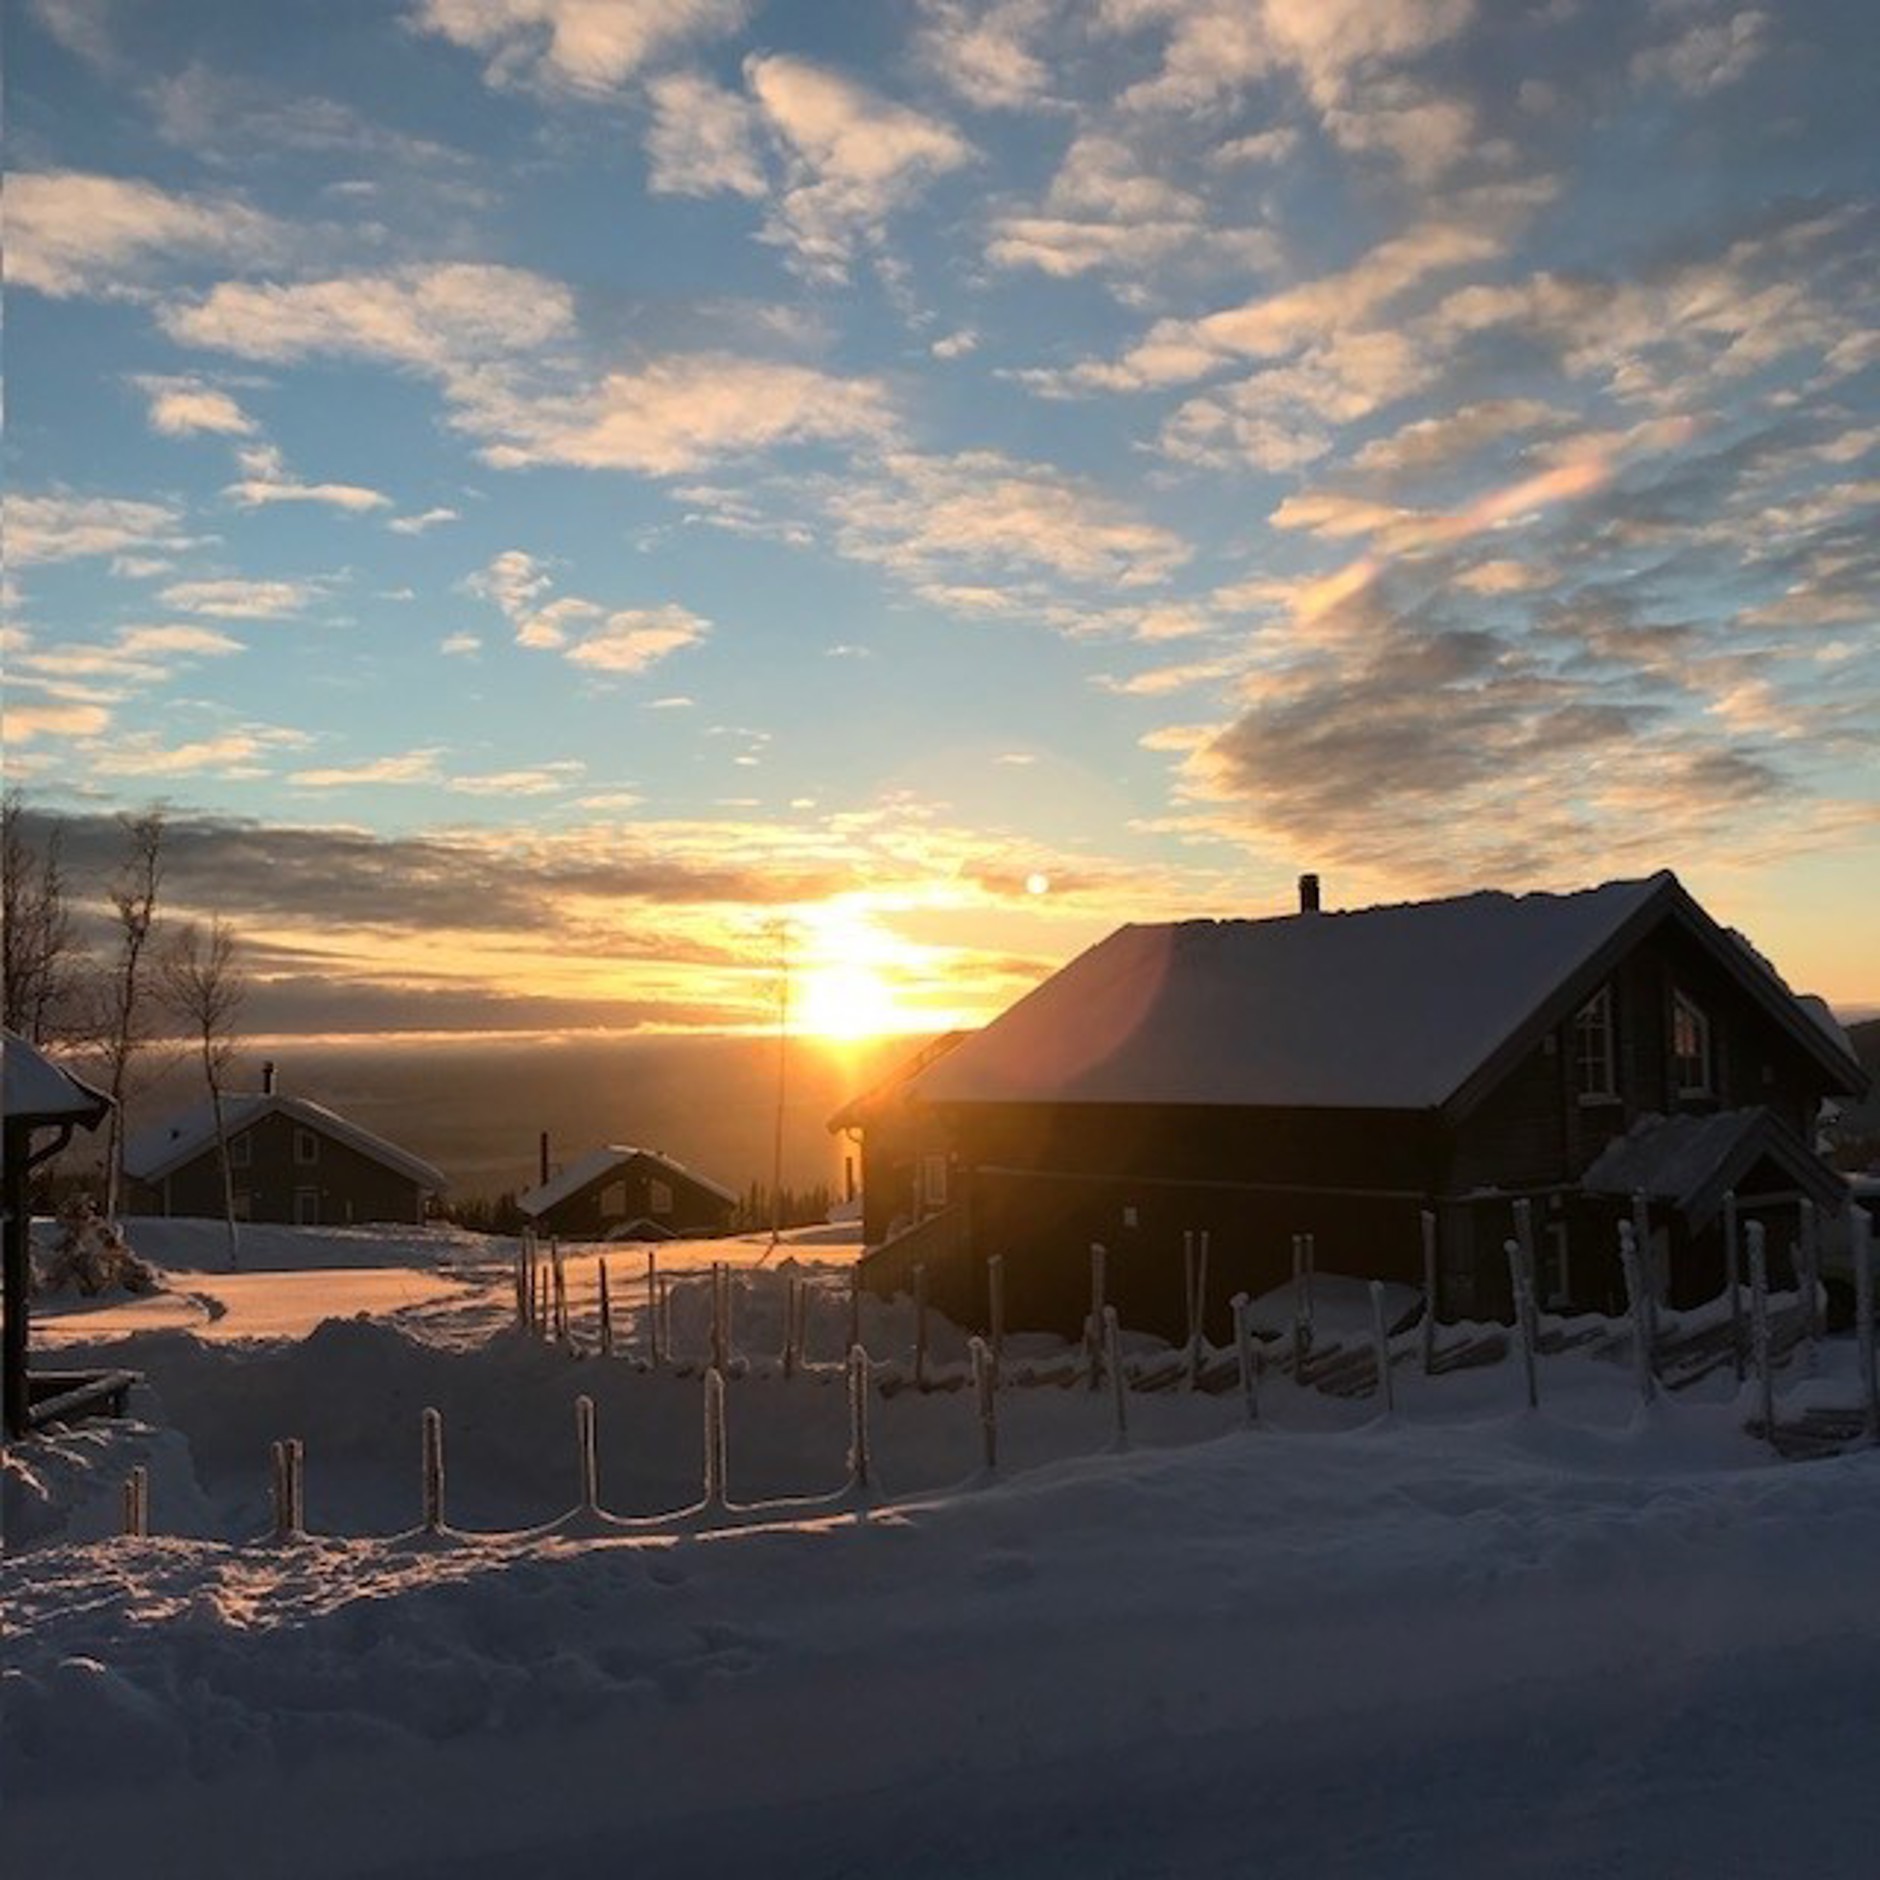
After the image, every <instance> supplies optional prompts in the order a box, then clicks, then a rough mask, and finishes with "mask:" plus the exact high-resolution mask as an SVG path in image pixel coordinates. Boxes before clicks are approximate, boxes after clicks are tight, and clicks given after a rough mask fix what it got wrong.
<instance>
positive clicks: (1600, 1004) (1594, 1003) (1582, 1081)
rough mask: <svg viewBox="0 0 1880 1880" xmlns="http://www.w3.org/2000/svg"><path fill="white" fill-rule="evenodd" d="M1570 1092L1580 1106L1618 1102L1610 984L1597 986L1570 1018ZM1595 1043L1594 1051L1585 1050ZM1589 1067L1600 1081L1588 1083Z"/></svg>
mask: <svg viewBox="0 0 1880 1880" xmlns="http://www.w3.org/2000/svg"><path fill="white" fill-rule="evenodd" d="M1572 1036H1573V1092H1574V1095H1575V1096H1576V1097H1577V1098H1578V1099H1579V1101H1580V1102H1581V1103H1584V1104H1588V1105H1591V1104H1600V1103H1617V1102H1618V1101H1619V1035H1618V1027H1617V1026H1616V1025H1615V1024H1614V1023H1613V1013H1612V983H1611V981H1610V980H1609V981H1608V982H1607V983H1606V984H1605V985H1603V986H1601V987H1600V988H1599V990H1598V991H1597V992H1595V993H1594V994H1593V996H1592V997H1591V998H1590V999H1588V1000H1587V1001H1586V1003H1585V1004H1584V1005H1582V1006H1581V1007H1580V1009H1579V1010H1578V1011H1577V1012H1575V1013H1574V1015H1573V1028H1572ZM1589 1043H1596V1044H1597V1046H1598V1052H1597V1054H1595V1053H1594V1052H1593V1051H1590V1050H1588V1049H1587V1046H1588V1044H1589ZM1589 1066H1590V1067H1591V1068H1593V1069H1596V1070H1603V1071H1604V1073H1605V1075H1604V1079H1603V1081H1594V1082H1588V1081H1587V1077H1586V1072H1587V1070H1588V1068H1589Z"/></svg>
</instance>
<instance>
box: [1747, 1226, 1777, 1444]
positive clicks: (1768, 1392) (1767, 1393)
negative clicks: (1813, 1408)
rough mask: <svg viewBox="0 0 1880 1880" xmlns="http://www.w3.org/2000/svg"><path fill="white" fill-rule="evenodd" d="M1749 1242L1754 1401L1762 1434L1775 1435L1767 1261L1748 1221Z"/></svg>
mask: <svg viewBox="0 0 1880 1880" xmlns="http://www.w3.org/2000/svg"><path fill="white" fill-rule="evenodd" d="M1743 1238H1744V1239H1745V1240H1746V1241H1748V1243H1749V1332H1750V1341H1751V1346H1752V1349H1753V1351H1754V1354H1755V1361H1756V1400H1757V1403H1758V1405H1759V1407H1760V1408H1761V1410H1762V1428H1763V1435H1764V1436H1766V1437H1768V1438H1769V1440H1770V1441H1771V1442H1773V1441H1774V1440H1775V1434H1776V1375H1775V1364H1774V1361H1773V1359H1772V1357H1771V1355H1770V1351H1769V1262H1768V1258H1767V1256H1766V1255H1765V1252H1764V1249H1763V1224H1762V1222H1761V1221H1751V1222H1750V1223H1749V1225H1748V1226H1747V1227H1745V1228H1744V1230H1743Z"/></svg>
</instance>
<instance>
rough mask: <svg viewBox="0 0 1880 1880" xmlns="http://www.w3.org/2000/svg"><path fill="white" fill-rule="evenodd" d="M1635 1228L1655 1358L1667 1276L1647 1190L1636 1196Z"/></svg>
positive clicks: (1648, 1332) (1647, 1324)
mask: <svg viewBox="0 0 1880 1880" xmlns="http://www.w3.org/2000/svg"><path fill="white" fill-rule="evenodd" d="M1632 1232H1633V1233H1634V1234H1635V1235H1636V1236H1637V1238H1638V1273H1639V1278H1640V1280H1641V1281H1642V1282H1643V1283H1644V1287H1645V1336H1646V1339H1647V1341H1648V1342H1649V1343H1650V1345H1651V1350H1652V1357H1653V1360H1654V1362H1655V1361H1656V1359H1657V1356H1658V1296H1659V1294H1660V1293H1661V1292H1663V1290H1664V1283H1665V1276H1664V1275H1663V1274H1662V1273H1661V1272H1659V1270H1658V1250H1657V1245H1656V1243H1655V1242H1654V1241H1653V1239H1652V1209H1651V1203H1650V1202H1649V1201H1648V1200H1646V1198H1645V1193H1644V1190H1643V1189H1641V1190H1639V1191H1638V1192H1637V1193H1636V1194H1634V1195H1633V1197H1632Z"/></svg>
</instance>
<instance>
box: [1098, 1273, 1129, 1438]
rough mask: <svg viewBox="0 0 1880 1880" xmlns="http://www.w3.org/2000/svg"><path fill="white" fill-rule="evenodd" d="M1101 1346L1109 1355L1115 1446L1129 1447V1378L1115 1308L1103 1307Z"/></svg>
mask: <svg viewBox="0 0 1880 1880" xmlns="http://www.w3.org/2000/svg"><path fill="white" fill-rule="evenodd" d="M1103 1347H1104V1350H1105V1352H1106V1353H1107V1354H1108V1356H1109V1371H1110V1406H1111V1409H1112V1411H1113V1412H1114V1414H1115V1417H1116V1446H1117V1448H1118V1449H1127V1448H1128V1447H1129V1379H1128V1378H1127V1377H1125V1376H1124V1374H1123V1349H1122V1347H1123V1335H1122V1331H1121V1328H1120V1327H1119V1326H1118V1325H1117V1322H1116V1308H1115V1307H1114V1306H1105V1307H1104V1308H1103Z"/></svg>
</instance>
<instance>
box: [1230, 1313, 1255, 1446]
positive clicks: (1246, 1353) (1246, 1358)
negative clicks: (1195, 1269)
mask: <svg viewBox="0 0 1880 1880" xmlns="http://www.w3.org/2000/svg"><path fill="white" fill-rule="evenodd" d="M1232 1305H1233V1313H1234V1355H1235V1356H1236V1357H1237V1358H1238V1359H1239V1361H1240V1398H1241V1402H1242V1403H1244V1404H1245V1405H1246V1407H1247V1427H1248V1428H1249V1429H1251V1428H1252V1427H1253V1426H1254V1425H1255V1424H1256V1423H1258V1422H1259V1420H1260V1369H1259V1366H1260V1360H1259V1355H1258V1353H1257V1352H1256V1351H1255V1350H1254V1345H1253V1316H1252V1315H1253V1301H1252V1300H1251V1299H1249V1298H1248V1297H1247V1295H1246V1294H1245V1293H1244V1292H1237V1293H1235V1295H1234V1297H1233V1301H1232Z"/></svg>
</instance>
